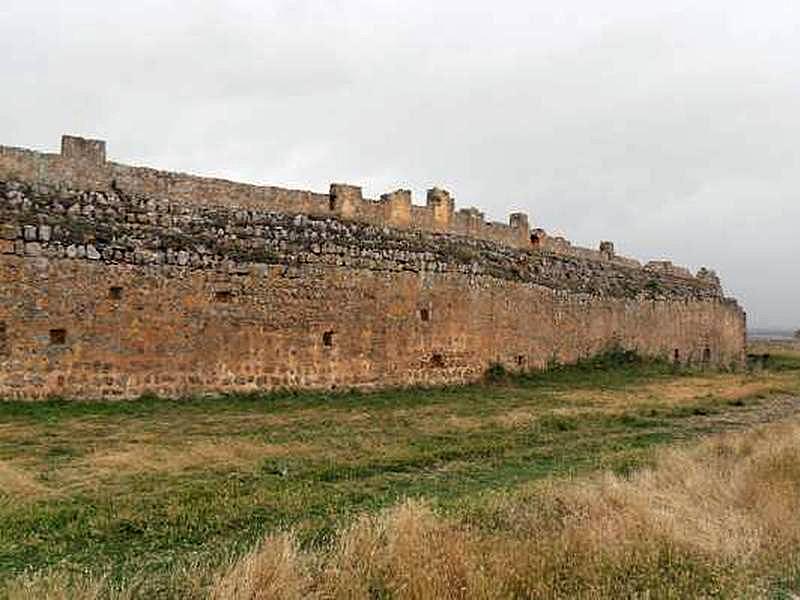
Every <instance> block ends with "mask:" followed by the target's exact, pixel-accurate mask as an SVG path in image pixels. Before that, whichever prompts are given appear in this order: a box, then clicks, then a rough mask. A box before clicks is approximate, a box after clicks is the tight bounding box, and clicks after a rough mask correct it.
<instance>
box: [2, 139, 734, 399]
mask: <svg viewBox="0 0 800 600" xmlns="http://www.w3.org/2000/svg"><path fill="white" fill-rule="evenodd" d="M20 152H24V151H16V150H15V151H13V152H11V153H9V152H7V151H6V150H5V149H3V148H2V147H0V222H2V223H3V225H2V226H1V227H0V239H1V240H2V245H0V324H2V325H3V326H4V328H5V331H6V348H7V353H6V354H5V355H4V356H2V357H0V398H3V397H5V398H36V397H45V396H47V395H53V394H58V395H63V396H81V397H101V396H102V397H130V396H134V395H137V394H141V393H143V392H145V391H154V392H157V393H159V394H164V395H169V396H177V395H181V394H194V393H207V392H213V391H235V390H239V391H243V390H256V389H275V388H281V387H308V388H333V387H337V388H341V387H364V388H370V387H378V386H394V385H409V384H442V383H459V382H467V381H473V380H475V379H477V378H479V377H480V376H481V375H482V374H483V372H484V371H485V369H486V368H487V366H488V365H489V364H490V363H492V362H501V363H503V364H504V365H506V367H508V368H509V369H519V368H540V367H543V366H545V365H546V364H547V362H548V361H550V360H552V359H554V358H555V359H557V360H559V361H563V362H569V361H574V360H576V359H578V358H580V357H582V356H587V355H590V354H593V353H596V352H598V351H601V350H602V349H604V348H605V347H607V346H608V345H609V344H610V343H612V342H619V343H621V344H622V345H624V346H626V347H629V348H636V349H638V350H639V351H640V352H642V353H644V354H648V355H654V356H661V357H664V358H667V359H669V360H675V359H677V360H679V361H680V362H713V363H715V364H729V363H739V362H740V361H741V360H742V358H743V351H744V330H745V329H744V326H745V322H744V313H743V312H742V310H741V309H740V308H739V307H738V305H737V304H736V303H735V302H734V301H732V300H728V299H726V298H724V296H723V293H722V289H721V286H720V283H719V279H718V278H717V276H716V275H715V274H714V273H713V272H712V271H707V270H702V271H701V272H699V273H698V275H697V276H696V277H695V276H692V275H691V274H690V273H689V272H688V271H686V270H685V269H681V268H680V267H675V266H674V265H671V264H670V263H666V262H661V263H653V264H651V265H648V266H647V267H646V268H642V267H641V266H640V265H639V264H638V263H637V262H636V261H633V260H631V259H625V258H621V257H619V256H617V255H616V254H615V252H614V247H613V245H612V244H610V243H605V244H604V245H603V246H602V251H601V252H595V251H591V250H587V249H581V248H574V247H572V246H570V245H569V243H568V242H566V240H561V239H560V238H549V237H547V235H546V233H544V232H541V231H540V230H536V232H535V236H536V240H537V242H536V244H535V245H534V244H533V243H532V242H531V240H530V239H527V238H528V237H529V229H528V223H527V217H525V215H521V214H515V215H513V218H512V220H511V225H510V226H503V227H506V229H502V228H501V229H498V230H497V231H494V230H492V229H491V227H489V228H488V229H487V228H486V227H485V225H486V224H484V223H483V222H482V216H481V214H480V213H479V211H477V210H474V209H467V210H462V211H458V212H453V210H452V208H453V202H452V198H450V196H449V194H447V193H446V192H444V191H442V190H434V191H433V192H432V193H431V196H430V201H429V207H426V208H425V209H420V210H423V211H425V210H428V209H430V210H429V211H428V212H420V211H417V212H415V211H416V210H417V209H418V208H419V207H414V206H410V199H409V195H408V194H407V193H406V192H403V191H398V192H395V193H392V194H389V195H387V196H386V197H385V198H384V200H383V201H382V202H383V204H381V203H374V206H373V204H370V203H369V202H371V201H366V200H364V199H362V198H361V197H360V189H358V188H355V187H353V186H336V187H335V189H334V190H333V192H334V194H333V195H332V196H331V197H328V196H325V197H324V199H322V200H320V203H319V204H315V202H316V199H315V198H314V197H312V196H303V195H302V194H304V193H300V192H297V193H296V194H295V195H291V194H289V195H282V194H284V192H287V191H285V190H283V191H281V190H278V189H277V188H258V189H261V190H262V191H261V192H257V191H254V190H255V189H256V188H254V187H253V186H241V184H232V183H230V182H216V183H213V182H215V181H216V180H202V179H201V178H195V179H192V178H188V179H187V177H188V176H182V175H174V177H175V180H172V179H169V178H167V176H166V175H165V174H161V173H159V172H153V171H151V170H147V169H140V170H135V169H132V168H130V167H122V166H110V167H109V163H104V152H105V148H104V146H101V145H99V144H81V143H78V142H70V145H69V148H68V152H69V156H68V157H61V158H59V159H58V160H55V159H52V160H51V159H50V158H42V155H33V156H28V155H23V154H20ZM82 153H86V156H85V159H84V158H82V157H83V154H82ZM31 154H34V153H31ZM9 156H10V157H11V158H9ZM20 156H23V157H24V156H27V158H26V159H25V160H23V159H22V158H20ZM26 161H28V162H26ZM59 161H61V162H59ZM28 164H30V165H32V166H31V167H30V170H29V171H26V169H27V165H28ZM43 165H44V166H43ZM62 166H63V168H64V170H63V171H59V169H61V168H62ZM11 167H13V168H14V169H15V170H14V171H13V174H14V175H15V176H14V177H13V178H12V177H10V174H11V173H12V171H11ZM34 167H35V168H34ZM48 169H52V170H50V171H48ZM109 169H110V170H109ZM42 173H45V174H46V176H45V177H41V174H42ZM76 173H78V174H79V175H80V176H79V177H77V178H76V177H75V174H76ZM109 173H113V174H116V175H118V176H120V177H121V179H120V180H119V181H116V182H114V183H113V185H111V182H110V181H109V180H108V179H107V177H108V174H109ZM153 173H157V176H156V175H153ZM170 177H172V175H170ZM59 178H60V179H59ZM165 178H166V179H165ZM74 181H78V182H79V183H81V186H78V187H75V186H71V185H69V184H70V183H71V182H74ZM175 182H179V183H180V185H178V183H175ZM173 184H174V185H173ZM181 186H184V187H181ZM185 186H189V187H188V188H187V187H185ZM237 186H241V187H237ZM190 188H191V193H189V192H187V191H186V190H188V189H190ZM266 189H269V190H271V191H269V193H267V192H264V191H263V190H266ZM287 193H288V192H287ZM237 194H239V195H238V196H237ZM259 194H266V196H263V197H264V198H267V196H268V198H267V200H268V201H265V202H263V203H259V202H258V201H257V200H258V198H261V197H262V196H259ZM305 194H307V193H305ZM233 197H236V198H238V200H237V201H236V202H230V198H233ZM331 198H332V199H333V209H331V207H330V205H329V200H330V199H331ZM293 202H298V203H299V204H298V205H294V204H292V203H293ZM360 202H361V204H359V203H360ZM284 206H289V208H287V209H285V210H284V209H283V208H282V207H284ZM409 206H410V208H409ZM379 209H380V210H379ZM371 210H375V211H377V212H374V214H373V213H370V212H369V211H371ZM303 211H307V214H306V213H303ZM365 211H367V212H365ZM380 211H382V212H380ZM298 212H299V213H300V214H298ZM426 215H427V216H426ZM31 223H36V224H37V225H36V226H33V225H31ZM389 225H391V226H389ZM462 225H463V228H462ZM460 228H461V229H460ZM525 242H527V243H525ZM61 330H65V331H66V332H67V335H66V337H65V338H64V339H65V340H66V342H65V343H64V344H60V343H59V344H53V343H52V340H53V339H55V340H58V339H61V338H60V337H59V335H55V336H51V334H50V332H51V331H61ZM43 358H44V359H46V360H43Z"/></svg>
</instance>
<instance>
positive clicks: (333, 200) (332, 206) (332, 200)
mask: <svg viewBox="0 0 800 600" xmlns="http://www.w3.org/2000/svg"><path fill="white" fill-rule="evenodd" d="M328 209H329V210H336V198H334V197H333V196H331V197H330V198H329V199H328Z"/></svg>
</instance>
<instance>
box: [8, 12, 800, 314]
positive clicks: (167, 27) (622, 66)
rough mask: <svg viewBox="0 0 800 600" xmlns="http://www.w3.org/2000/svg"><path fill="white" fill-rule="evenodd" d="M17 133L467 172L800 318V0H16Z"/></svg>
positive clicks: (114, 155)
mask: <svg viewBox="0 0 800 600" xmlns="http://www.w3.org/2000/svg"><path fill="white" fill-rule="evenodd" d="M0 77H1V78H2V85H0V144H4V145H12V146H24V147H32V148H36V149H40V150H46V151H57V148H58V144H59V137H60V135H61V134H62V133H75V134H80V135H86V136H95V137H100V138H103V139H106V140H107V141H108V152H109V157H110V158H111V159H112V160H115V161H118V162H125V163H133V164H145V165H149V166H155V167H158V168H164V169H170V170H182V171H188V172H192V173H198V174H207V175H217V176H224V177H229V178H234V179H239V180H244V181H248V182H255V183H268V184H274V185H283V186H290V187H299V188H303V189H313V190H316V191H326V190H327V188H328V185H329V183H330V182H332V181H343V182H348V183H354V184H359V185H362V186H363V187H364V191H365V194H367V195H369V196H373V197H375V196H378V195H379V194H381V193H383V192H386V191H389V190H393V189H396V188H398V187H404V188H410V189H412V190H413V191H414V196H415V202H417V203H419V204H422V203H424V190H425V189H427V188H428V187H432V186H434V185H439V186H444V187H447V188H448V189H449V190H450V191H451V192H452V193H453V194H454V196H455V197H456V202H457V205H458V206H459V207H464V206H470V205H475V206H477V207H479V208H480V209H481V210H484V211H485V212H486V213H487V217H488V218H490V219H494V220H502V221H506V220H507V215H508V214H509V213H510V212H512V211H516V210H524V211H526V212H528V213H529V214H530V215H531V217H532V223H534V224H536V225H537V226H542V227H544V228H546V229H547V230H549V231H555V232H560V233H563V234H565V235H566V236H567V237H568V238H570V239H572V240H573V241H574V242H576V243H580V244H581V245H590V246H595V245H596V244H597V243H598V242H599V241H600V240H601V239H611V240H614V241H615V242H616V244H617V249H618V251H619V252H620V253H622V254H626V255H629V256H634V257H637V258H640V259H652V258H670V259H673V260H674V261H675V262H676V263H678V264H683V265H686V266H689V267H690V268H692V269H693V270H694V269H696V268H698V267H700V266H704V265H707V266H709V267H712V268H715V269H716V270H717V271H718V272H719V274H720V275H721V277H722V278H723V283H724V285H725V288H726V291H727V292H728V293H729V294H731V295H735V296H736V297H737V298H739V300H740V301H741V302H742V304H743V305H744V306H745V308H746V309H747V311H748V313H749V316H750V321H751V325H755V326H761V327H765V326H787V327H795V326H796V327H800V264H799V263H800V201H799V200H800V2H797V0H793V1H785V2H778V1H770V0H761V1H759V2H755V1H753V0H748V1H739V0H692V1H684V0H668V1H664V0H658V1H649V0H603V1H599V0H539V1H536V0H527V1H521V0H520V1H514V2H511V1H503V0H494V1H493V2H471V1H470V0H452V1H451V0H397V1H394V2H389V1H355V0H315V1H304V0H292V1H286V2H284V1H271V0H260V1H234V2H209V1H198V2H189V1H185V2H166V1H163V2H154V1H150V0H136V1H135V2H134V1H131V2H119V3H117V2H112V1H109V0H102V1H101V0H97V1H94V2H83V1H80V0H68V1H67V0H65V1H63V2H55V1H49V2H41V1H37V0H25V1H23V2H20V1H18V0H0Z"/></svg>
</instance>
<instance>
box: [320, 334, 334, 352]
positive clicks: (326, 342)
mask: <svg viewBox="0 0 800 600" xmlns="http://www.w3.org/2000/svg"><path fill="white" fill-rule="evenodd" d="M322 345H323V346H325V347H327V348H330V347H331V346H333V332H332V331H326V332H325V333H323V334H322Z"/></svg>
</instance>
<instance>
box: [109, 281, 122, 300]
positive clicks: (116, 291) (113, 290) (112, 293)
mask: <svg viewBox="0 0 800 600" xmlns="http://www.w3.org/2000/svg"><path fill="white" fill-rule="evenodd" d="M108 297H109V298H111V300H122V288H121V287H120V286H118V285H115V286H112V287H110V288H108Z"/></svg>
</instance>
